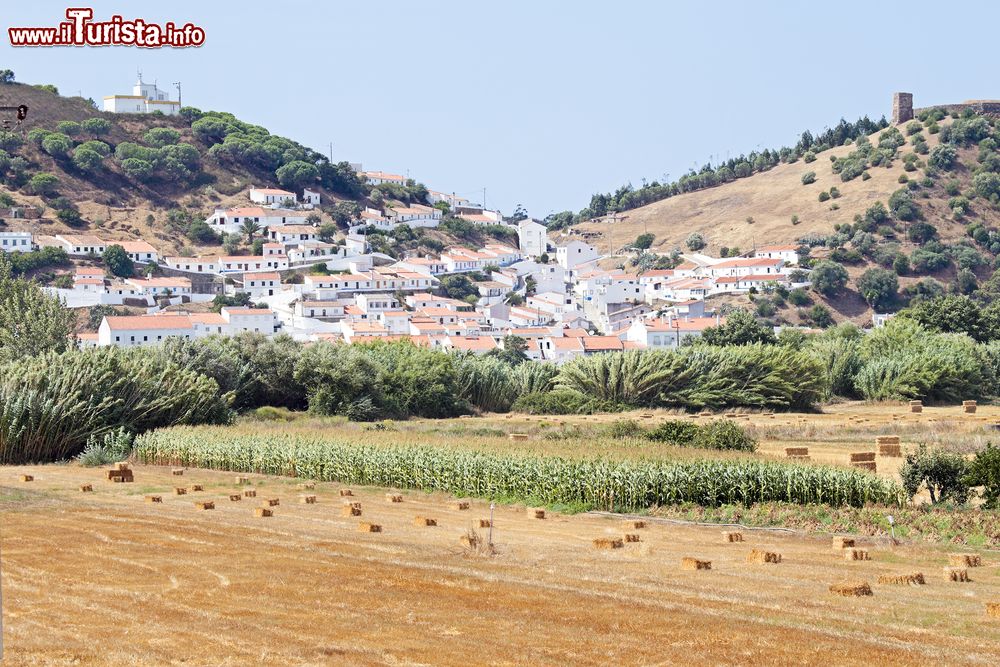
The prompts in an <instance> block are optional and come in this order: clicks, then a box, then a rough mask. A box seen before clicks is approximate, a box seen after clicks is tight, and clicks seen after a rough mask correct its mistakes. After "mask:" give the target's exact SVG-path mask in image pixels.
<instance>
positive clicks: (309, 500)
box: [299, 495, 316, 505]
mask: <svg viewBox="0 0 1000 667" xmlns="http://www.w3.org/2000/svg"><path fill="white" fill-rule="evenodd" d="M299 502H300V503H302V504H303V505H315V504H316V496H313V495H308V496H299Z"/></svg>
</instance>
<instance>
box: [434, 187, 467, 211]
mask: <svg viewBox="0 0 1000 667" xmlns="http://www.w3.org/2000/svg"><path fill="white" fill-rule="evenodd" d="M438 202H444V203H446V204H448V206H450V207H451V208H458V207H459V206H469V203H470V202H469V200H468V199H466V198H465V197H459V196H458V195H456V194H455V193H454V192H452V193H451V194H447V193H445V192H438V191H437V190H428V191H427V203H428V204H430V205H431V206H433V205H434V204H437V203H438Z"/></svg>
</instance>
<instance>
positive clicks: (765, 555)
mask: <svg viewBox="0 0 1000 667" xmlns="http://www.w3.org/2000/svg"><path fill="white" fill-rule="evenodd" d="M747 562H748V563H780V562H781V554H779V553H776V552H774V551H764V550H762V549H751V550H750V553H749V554H747Z"/></svg>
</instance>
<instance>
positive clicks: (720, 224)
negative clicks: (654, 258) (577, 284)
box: [567, 111, 1000, 324]
mask: <svg viewBox="0 0 1000 667" xmlns="http://www.w3.org/2000/svg"><path fill="white" fill-rule="evenodd" d="M933 115H934V118H925V120H926V122H924V123H920V122H919V121H913V124H909V123H903V124H900V125H898V126H895V127H890V128H888V129H886V130H880V131H878V132H875V133H873V134H871V135H868V136H867V143H868V144H869V145H870V147H871V148H870V149H864V148H863V145H864V144H865V143H866V140H864V139H859V140H857V141H856V142H852V143H851V144H849V145H843V146H838V147H835V148H831V149H827V150H825V151H822V152H819V153H817V154H816V155H815V160H811V161H808V162H807V161H806V160H805V159H798V160H796V161H794V162H782V163H780V164H778V165H777V166H775V167H773V168H771V169H769V170H767V171H763V172H759V173H755V174H753V175H751V176H748V177H744V178H738V179H736V180H731V181H730V182H727V183H724V184H722V185H717V186H715V187H710V188H706V189H702V190H698V191H695V192H688V193H683V194H678V195H675V196H673V197H670V198H667V199H663V200H661V201H657V202H654V203H651V204H648V205H646V206H642V207H639V208H635V209H632V210H627V211H623V212H620V213H618V214H617V220H615V219H614V218H612V216H610V215H609V216H604V217H602V218H595V219H591V220H587V221H585V222H582V223H579V224H577V225H575V226H573V227H571V228H570V229H569V231H568V234H567V235H568V236H574V237H579V238H584V239H586V240H588V241H589V242H591V243H594V244H597V245H598V246H599V247H600V248H601V249H602V250H605V251H606V249H607V248H609V247H610V246H611V245H612V243H613V245H614V247H615V249H616V251H618V253H621V249H622V248H623V247H626V246H628V245H630V244H631V243H632V242H633V241H634V240H635V239H636V237H638V236H639V235H640V234H644V233H649V234H653V235H654V236H655V239H654V241H653V244H652V247H651V251H652V252H658V253H669V252H670V251H671V250H673V249H675V248H679V249H681V250H682V251H685V250H687V249H688V248H689V246H688V245H687V243H686V241H687V239H688V238H689V237H690V236H691V235H692V234H698V235H701V237H702V238H703V239H704V242H705V243H706V246H705V247H704V249H702V250H700V252H703V253H707V254H710V255H714V256H720V255H726V254H730V255H735V254H737V253H736V252H735V251H734V249H739V251H740V252H747V251H749V250H751V249H752V248H754V247H759V246H762V245H767V244H802V245H808V246H810V248H811V251H810V256H811V259H812V261H815V260H819V259H832V260H834V261H837V262H839V263H841V264H843V265H844V266H845V268H846V270H847V272H848V274H849V277H850V279H849V281H848V289H847V290H844V291H842V292H841V293H840V294H838V295H830V296H829V297H827V296H823V295H818V294H814V295H812V301H811V302H810V304H807V305H810V306H811V305H813V304H814V303H815V302H819V303H822V304H824V305H825V306H827V307H829V308H830V309H831V310H832V311H834V314H835V315H836V316H837V317H836V319H838V320H843V319H850V320H853V321H855V322H858V323H863V322H866V321H868V320H870V315H871V311H872V308H871V305H875V306H876V308H875V310H895V309H897V308H898V307H901V306H903V305H905V304H906V302H907V300H908V298H909V297H910V296H912V295H913V294H914V293H915V290H918V289H919V290H923V289H925V288H926V286H927V284H928V283H926V282H925V281H926V279H928V278H929V279H933V280H934V281H937V283H939V284H940V285H941V286H943V287H944V288H948V287H952V288H953V289H960V290H961V291H964V292H966V293H969V292H971V291H974V290H975V288H976V286H977V284H981V283H982V282H983V281H984V280H986V279H988V278H989V277H990V275H991V274H992V272H993V270H994V269H995V268H996V266H997V265H996V261H997V260H996V256H997V253H998V251H1000V233H998V232H997V229H996V228H997V225H998V224H1000V207H998V206H997V201H998V197H997V191H998V187H1000V175H998V173H997V172H998V169H1000V153H998V152H997V145H998V143H1000V142H998V140H997V134H998V132H997V130H996V128H995V122H994V120H993V119H992V118H990V117H987V116H978V115H975V114H969V113H966V115H965V116H964V117H959V115H958V114H957V113H956V114H952V115H946V114H944V113H943V112H942V111H935V112H934V114H933ZM932 126H934V127H932ZM932 130H934V131H933V132H932ZM897 133H898V134H897ZM917 137H922V138H923V142H918V141H917ZM880 142H882V147H881V148H880ZM915 142H916V143H922V144H923V145H922V146H921V147H920V149H919V150H918V149H917V146H916V145H915ZM859 144H860V145H862V149H860V150H862V151H863V150H871V152H872V153H871V154H872V155H873V156H875V157H873V158H871V159H869V160H868V162H867V164H866V163H865V161H862V162H861V163H860V165H861V166H859V167H857V168H856V169H855V175H854V177H852V178H849V179H848V180H844V179H843V178H842V177H841V173H836V172H835V171H834V169H835V165H837V167H838V168H840V169H841V170H842V171H844V170H845V165H848V164H849V163H851V161H852V160H854V161H855V165H857V162H856V160H857V157H858V153H857V151H859ZM891 144H895V145H891ZM880 154H881V155H882V156H883V157H885V159H881V158H880V157H879V155H880ZM810 157H811V156H810ZM876 163H877V164H876ZM935 165H936V166H935ZM848 171H849V170H848ZM810 172H812V173H813V174H814V175H815V180H814V182H811V183H806V182H805V181H808V180H809V177H808V176H807V175H808V174H809V173H810ZM974 179H976V180H975V181H974ZM831 188H836V189H837V192H836V193H834V196H828V195H830V193H831ZM897 192H900V193H902V194H901V195H897V199H898V200H899V201H897V203H896V205H894V204H893V201H892V200H891V198H892V197H893V194H894V193H897ZM821 193H826V194H824V195H823V196H822V197H821ZM903 199H906V200H908V202H906V201H902V200H903ZM873 206H875V207H876V209H878V208H879V206H881V207H884V214H885V215H884V217H879V216H878V215H872V213H871V211H872V210H873V209H872V207H873ZM875 212H876V213H877V210H876V211H875ZM793 218H794V221H793ZM976 227H981V228H982V229H981V230H979V231H977V230H976ZM973 232H975V236H974V238H973ZM627 254H628V253H625V256H619V257H616V258H615V259H616V260H617V261H616V262H615V263H617V264H622V263H623V261H624V262H626V263H627ZM928 260H929V261H928ZM880 266H881V267H885V268H886V269H888V270H890V271H893V272H894V273H895V274H897V275H896V278H897V280H898V285H899V290H900V294H899V295H898V296H897V298H894V299H883V300H882V302H881V303H875V304H872V303H866V300H865V298H863V297H862V296H861V294H860V293H859V292H860V291H861V290H859V289H858V287H857V280H858V278H859V277H860V276H861V275H863V274H864V273H865V272H866V271H868V270H869V269H872V268H875V267H880ZM963 269H965V270H967V271H965V272H963ZM969 271H971V273H972V275H973V276H974V278H975V281H972V279H971V278H970V276H969V275H968V272H969ZM960 273H961V274H962V275H961V279H962V280H963V281H964V282H963V285H962V286H961V287H959V288H956V287H955V285H954V283H955V282H956V280H957V279H958V278H959V275H960ZM917 283H920V285H919V287H918V286H917ZM932 288H933V289H940V287H935V286H933V285H932ZM739 300H740V299H737V300H736V301H737V302H738V301H739ZM728 301H732V300H728ZM869 301H870V300H869ZM742 302H743V303H744V304H745V303H746V297H742ZM776 305H777V306H778V308H777V310H778V312H777V313H775V314H774V317H775V321H776V322H781V321H785V322H792V323H802V324H808V323H809V321H808V318H805V319H803V318H802V317H801V315H802V313H801V312H798V311H796V309H795V308H789V307H786V304H783V303H778V304H776ZM763 310H764V311H765V313H766V312H767V311H768V310H769V309H768V308H764V309H763ZM765 313H761V314H762V315H765ZM797 315H798V316H797ZM765 316H767V317H771V315H770V314H766V315H765Z"/></svg>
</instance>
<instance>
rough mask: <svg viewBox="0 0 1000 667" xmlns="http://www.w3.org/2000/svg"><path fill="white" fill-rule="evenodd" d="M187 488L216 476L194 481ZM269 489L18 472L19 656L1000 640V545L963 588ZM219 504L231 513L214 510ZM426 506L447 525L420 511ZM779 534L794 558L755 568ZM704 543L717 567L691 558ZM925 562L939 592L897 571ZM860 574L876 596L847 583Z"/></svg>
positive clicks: (522, 520)
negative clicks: (205, 503)
mask: <svg viewBox="0 0 1000 667" xmlns="http://www.w3.org/2000/svg"><path fill="white" fill-rule="evenodd" d="M24 472H29V473H31V474H34V475H35V481H33V482H27V483H26V482H21V481H19V475H20V474H22V473H24ZM84 482H90V483H92V484H93V485H94V492H93V493H81V492H80V491H79V490H78V488H77V487H78V485H79V484H80V483H84ZM175 483H176V484H183V485H186V486H187V487H189V488H190V487H191V486H192V485H193V484H194V483H201V484H203V485H204V487H205V491H204V492H192V493H189V494H188V495H186V496H175V495H173V494H172V488H173V486H174V484H175ZM253 483H254V485H253V488H256V489H257V490H258V494H259V495H258V498H257V499H247V498H244V499H243V500H241V501H239V502H230V501H229V500H228V493H229V492H230V491H236V489H237V487H236V485H235V482H234V478H233V476H232V475H229V474H223V473H215V472H208V471H201V470H188V471H187V472H186V473H185V474H184V476H182V477H173V476H171V475H170V474H169V471H168V470H166V469H162V468H143V467H140V468H138V469H137V470H136V482H135V483H134V484H113V483H111V482H108V481H107V480H105V479H103V475H102V472H101V471H100V470H93V469H83V468H79V467H76V466H39V467H30V468H4V469H3V470H2V471H0V485H2V493H3V495H2V496H0V498H2V500H0V510H2V512H3V519H2V521H3V523H2V530H3V534H2V558H3V593H4V644H5V649H6V650H5V658H6V661H5V663H4V664H5V665H6V664H10V665H24V664H85V665H89V664H180V663H184V664H189V665H190V664H195V665H247V664H271V665H290V664H303V665H306V664H317V665H318V664H344V665H347V664H385V665H415V664H428V665H431V664H433V665H442V664H446V665H451V664H454V665H459V664H461V665H470V664H495V665H526V664H533V665H565V664H585V665H586V664H594V665H596V664H609V663H620V664H675V663H683V664H721V663H727V664H732V663H743V664H750V663H760V662H768V663H783V664H789V663H801V662H805V661H808V662H818V661H820V660H836V661H837V662H838V663H847V664H852V663H858V664H859V663H868V664H873V663H874V664H900V663H917V662H926V661H928V660H933V661H934V662H937V663H949V664H957V663H967V664H989V663H990V662H991V661H992V660H994V659H995V657H996V655H997V654H998V653H1000V619H992V618H989V617H987V616H986V615H985V613H984V603H985V602H986V601H990V600H992V601H997V600H1000V572H998V567H997V562H998V561H1000V556H998V555H996V554H985V558H986V561H987V562H986V566H985V567H982V568H977V569H972V570H970V573H971V576H972V579H973V582H972V583H967V584H948V583H945V582H944V581H943V579H942V575H941V568H942V566H943V565H944V564H945V563H946V556H945V553H944V551H942V550H935V549H930V548H927V547H923V546H900V547H895V548H892V547H889V546H886V545H882V546H880V545H869V546H868V548H869V549H870V550H871V553H872V557H873V559H874V560H873V561H872V562H866V563H848V562H846V561H844V560H843V559H842V557H840V556H839V554H834V553H833V551H832V549H831V547H830V543H829V541H828V540H827V539H818V538H806V537H802V536H798V535H793V534H782V533H777V532H765V531H745V532H744V534H745V536H746V542H744V543H743V544H724V543H723V541H722V538H721V536H720V530H719V529H718V528H700V527H689V526H683V527H682V526H676V525H671V524H658V523H652V524H651V525H650V526H649V527H648V528H646V529H644V530H637V531H634V532H636V533H639V534H640V535H641V539H642V541H641V542H640V543H638V544H627V545H626V546H625V548H622V549H615V550H611V551H597V550H594V549H593V548H592V546H591V540H592V539H593V538H595V537H602V536H612V537H614V536H620V535H621V533H622V525H623V524H622V521H621V520H620V519H618V518H610V517H603V516H595V515H580V516H572V517H570V516H559V515H552V514H550V515H549V516H548V518H546V519H544V520H538V519H535V518H533V516H532V515H530V514H529V513H527V512H526V511H525V509H524V508H519V507H498V508H497V514H496V524H495V525H496V532H495V536H494V537H495V541H496V544H497V548H498V551H499V554H498V555H497V556H494V557H487V556H482V555H473V554H470V553H469V552H467V551H466V550H465V549H463V548H462V547H461V546H460V545H459V537H460V536H461V535H463V534H465V533H466V532H467V531H468V530H469V528H470V526H471V525H472V524H473V522H474V521H475V522H478V519H479V518H481V517H485V516H487V515H488V512H489V508H488V505H487V504H486V503H483V502H480V501H473V502H472V507H471V509H470V510H467V511H460V510H457V509H452V507H451V506H450V504H449V502H448V501H449V499H448V498H446V497H444V496H440V495H426V494H422V493H417V492H406V493H404V502H403V503H400V504H390V503H387V502H386V501H385V499H384V492H383V491H382V490H378V489H358V488H355V489H354V492H355V494H356V495H357V498H356V499H357V500H359V501H361V502H362V506H363V508H364V510H363V511H364V514H363V516H362V517H360V520H368V521H375V522H377V523H380V524H381V525H382V526H383V532H382V533H374V534H365V533H360V532H358V530H357V524H358V522H359V519H358V518H346V517H342V516H341V513H340V505H341V502H342V500H341V498H340V497H339V495H338V489H339V487H337V486H335V485H327V484H318V485H317V486H316V489H315V491H309V493H315V494H316V495H317V496H318V501H317V504H315V505H305V504H299V503H298V500H297V497H298V495H299V494H301V493H303V492H302V491H301V490H300V489H298V487H297V484H296V482H295V481H293V480H287V479H276V478H264V477H253ZM145 493H160V494H162V497H163V502H162V504H152V503H146V502H144V499H143V494H145ZM268 496H276V497H279V498H280V499H281V504H280V505H279V506H278V507H275V508H274V510H275V516H273V517H271V518H256V517H254V516H253V515H252V511H251V508H252V507H256V506H257V505H258V504H259V503H258V502H257V501H259V500H261V499H263V498H265V497H268ZM203 499H214V500H215V501H216V509H215V510H212V511H198V510H196V509H195V507H194V501H196V500H203ZM418 515H420V516H429V517H433V518H436V519H437V520H438V524H439V525H438V526H436V527H417V526H415V525H414V523H413V519H414V517H415V516H418ZM481 532H482V533H483V534H485V530H484V531H481ZM762 546H763V547H767V548H769V549H771V550H773V551H778V552H780V553H781V554H782V555H783V557H784V561H783V562H782V563H781V564H778V565H749V564H747V563H746V560H745V559H746V555H747V553H748V552H749V550H750V549H751V548H752V547H762ZM683 556H696V557H699V558H703V559H708V560H711V561H712V569H711V570H710V571H700V572H690V571H684V570H681V568H680V565H679V564H680V559H681V557H683ZM915 570H920V571H922V572H924V574H925V576H927V577H928V584H927V585H926V586H922V587H889V586H879V585H876V583H875V582H876V579H877V576H878V575H879V574H881V573H901V572H909V571H915ZM852 578H863V579H865V580H867V581H869V582H870V583H871V584H872V586H873V588H874V590H875V594H874V596H873V597H871V598H839V597H835V596H833V595H831V594H830V593H829V592H828V591H827V587H828V586H829V585H830V584H831V583H834V582H838V581H842V580H845V579H852Z"/></svg>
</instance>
